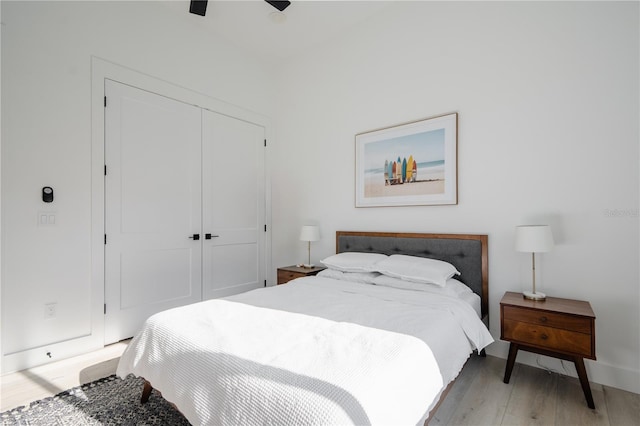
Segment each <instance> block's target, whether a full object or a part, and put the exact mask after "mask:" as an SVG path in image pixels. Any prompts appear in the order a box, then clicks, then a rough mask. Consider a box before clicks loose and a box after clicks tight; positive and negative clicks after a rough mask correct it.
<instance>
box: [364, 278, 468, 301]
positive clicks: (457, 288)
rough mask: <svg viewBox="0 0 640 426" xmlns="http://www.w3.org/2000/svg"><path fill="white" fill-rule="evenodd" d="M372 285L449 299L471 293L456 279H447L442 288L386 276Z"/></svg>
mask: <svg viewBox="0 0 640 426" xmlns="http://www.w3.org/2000/svg"><path fill="white" fill-rule="evenodd" d="M373 284H375V285H379V286H382V287H393V288H399V289H403V290H414V291H424V292H427V293H436V294H442V295H445V296H451V297H460V296H462V295H464V294H466V293H473V291H472V290H471V289H470V288H469V287H467V286H466V285H464V284H463V283H461V282H460V281H458V280H456V279H453V278H451V279H448V280H447V282H446V284H445V286H444V287H440V286H439V285H436V284H429V283H416V282H413V281H406V280H403V279H400V278H393V277H390V276H388V275H380V276H379V277H377V278H376V279H374V280H373Z"/></svg>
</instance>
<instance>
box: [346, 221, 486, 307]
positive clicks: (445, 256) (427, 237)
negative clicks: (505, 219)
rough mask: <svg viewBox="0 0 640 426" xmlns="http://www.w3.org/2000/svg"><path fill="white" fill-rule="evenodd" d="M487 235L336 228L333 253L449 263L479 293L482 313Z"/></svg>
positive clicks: (484, 305) (484, 304)
mask: <svg viewBox="0 0 640 426" xmlns="http://www.w3.org/2000/svg"><path fill="white" fill-rule="evenodd" d="M487 240H488V238H487V235H476V234H417V233H391V232H349V231H337V232H336V253H342V252H346V251H357V252H365V253H366V252H370V253H384V254H388V255H392V254H406V255H410V256H419V257H429V258H432V259H439V260H444V261H445V262H449V263H451V264H452V265H453V266H455V267H456V268H457V269H458V271H460V276H458V277H456V279H458V280H459V281H462V282H463V283H465V284H466V285H467V286H469V288H471V290H473V291H474V292H475V293H476V294H478V295H479V296H480V299H481V309H482V317H483V318H485V317H486V316H487V314H488V312H489V277H488V275H489V267H488V265H489V263H488V257H487V255H488V253H487V248H488V247H487Z"/></svg>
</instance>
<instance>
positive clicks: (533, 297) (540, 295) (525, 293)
mask: <svg viewBox="0 0 640 426" xmlns="http://www.w3.org/2000/svg"><path fill="white" fill-rule="evenodd" d="M522 297H524V298H525V299H529V300H538V301H543V300H545V299H546V298H547V295H546V294H544V293H532V292H530V291H523V292H522Z"/></svg>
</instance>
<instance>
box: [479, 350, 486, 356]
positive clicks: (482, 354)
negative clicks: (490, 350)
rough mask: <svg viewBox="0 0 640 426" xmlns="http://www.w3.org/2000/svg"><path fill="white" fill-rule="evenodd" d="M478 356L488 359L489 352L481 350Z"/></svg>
mask: <svg viewBox="0 0 640 426" xmlns="http://www.w3.org/2000/svg"><path fill="white" fill-rule="evenodd" d="M478 355H480V356H481V357H483V358H486V357H487V351H485V350H484V349H483V350H481V351H480V353H479V354H478Z"/></svg>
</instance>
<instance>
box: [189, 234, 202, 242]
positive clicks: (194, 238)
mask: <svg viewBox="0 0 640 426" xmlns="http://www.w3.org/2000/svg"><path fill="white" fill-rule="evenodd" d="M189 238H192V239H193V240H194V241H197V240H199V239H200V234H193V235H192V236H190V237H189Z"/></svg>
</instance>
